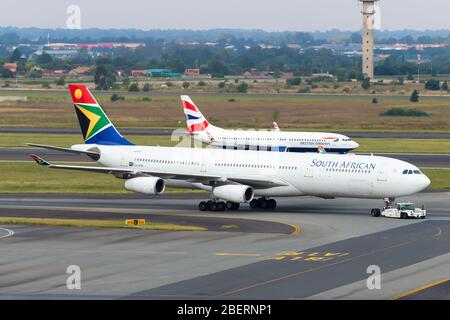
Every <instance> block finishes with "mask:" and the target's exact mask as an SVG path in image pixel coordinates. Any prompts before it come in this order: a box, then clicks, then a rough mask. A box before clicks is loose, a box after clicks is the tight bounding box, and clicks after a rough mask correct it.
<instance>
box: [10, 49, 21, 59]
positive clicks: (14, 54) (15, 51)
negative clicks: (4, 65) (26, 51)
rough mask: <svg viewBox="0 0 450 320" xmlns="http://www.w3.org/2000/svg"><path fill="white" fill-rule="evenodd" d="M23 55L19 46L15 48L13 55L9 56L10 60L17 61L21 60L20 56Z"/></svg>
mask: <svg viewBox="0 0 450 320" xmlns="http://www.w3.org/2000/svg"><path fill="white" fill-rule="evenodd" d="M21 56H22V53H21V52H20V50H19V48H16V49H14V51H13V53H12V55H11V57H10V58H9V61H10V62H17V61H19V60H20V57H21Z"/></svg>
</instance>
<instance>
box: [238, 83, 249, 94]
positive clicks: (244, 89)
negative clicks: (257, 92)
mask: <svg viewBox="0 0 450 320" xmlns="http://www.w3.org/2000/svg"><path fill="white" fill-rule="evenodd" d="M236 90H237V92H240V93H247V91H248V84H247V82H241V83H239V85H238V86H237V87H236Z"/></svg>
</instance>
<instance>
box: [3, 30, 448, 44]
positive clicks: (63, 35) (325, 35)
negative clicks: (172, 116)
mask: <svg viewBox="0 0 450 320" xmlns="http://www.w3.org/2000/svg"><path fill="white" fill-rule="evenodd" d="M355 32H359V30H354V31H342V30H338V29H333V30H328V31H324V32H319V31H315V32H307V33H305V34H309V35H311V36H312V37H313V38H314V39H325V40H344V39H348V38H349V37H350V36H351V35H352V34H353V33H355ZM297 33H303V32H297V31H283V32H268V31H264V30H258V29H255V30H248V29H208V30H184V29H166V30H162V29H153V30H139V29H97V28H91V29H82V30H73V29H41V28H17V27H0V36H2V35H5V34H6V35H8V34H10V35H13V34H15V35H17V36H18V37H16V38H19V39H26V40H30V41H40V42H45V41H46V40H47V35H48V34H51V37H52V39H54V40H57V39H58V40H61V39H63V40H64V39H65V40H68V39H70V40H71V41H72V42H89V41H108V40H111V41H112V40H114V41H117V40H121V39H122V40H126V41H133V40H137V39H153V40H157V39H164V40H166V41H173V40H181V41H207V40H210V41H214V40H217V39H220V38H224V37H225V38H227V37H234V38H244V39H253V40H255V41H270V40H274V39H286V38H290V35H294V34H297ZM406 36H412V37H413V38H417V37H423V36H429V37H433V38H438V37H439V38H446V37H450V30H425V31H419V30H395V31H376V37H377V38H378V39H384V38H385V39H387V38H397V39H400V38H403V37H406Z"/></svg>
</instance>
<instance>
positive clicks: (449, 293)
mask: <svg viewBox="0 0 450 320" xmlns="http://www.w3.org/2000/svg"><path fill="white" fill-rule="evenodd" d="M431 297H441V299H442V300H450V280H447V281H445V282H442V283H439V284H437V285H432V286H431V287H429V288H425V289H423V290H419V291H417V292H414V293H411V294H408V295H406V296H404V297H402V298H400V299H399V300H426V299H430V298H431Z"/></svg>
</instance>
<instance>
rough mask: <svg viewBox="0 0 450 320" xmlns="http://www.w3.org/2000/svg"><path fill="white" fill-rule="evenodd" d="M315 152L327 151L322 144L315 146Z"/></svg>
mask: <svg viewBox="0 0 450 320" xmlns="http://www.w3.org/2000/svg"><path fill="white" fill-rule="evenodd" d="M317 152H318V153H320V154H326V153H327V151H326V150H325V147H324V146H322V145H320V146H318V147H317Z"/></svg>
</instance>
